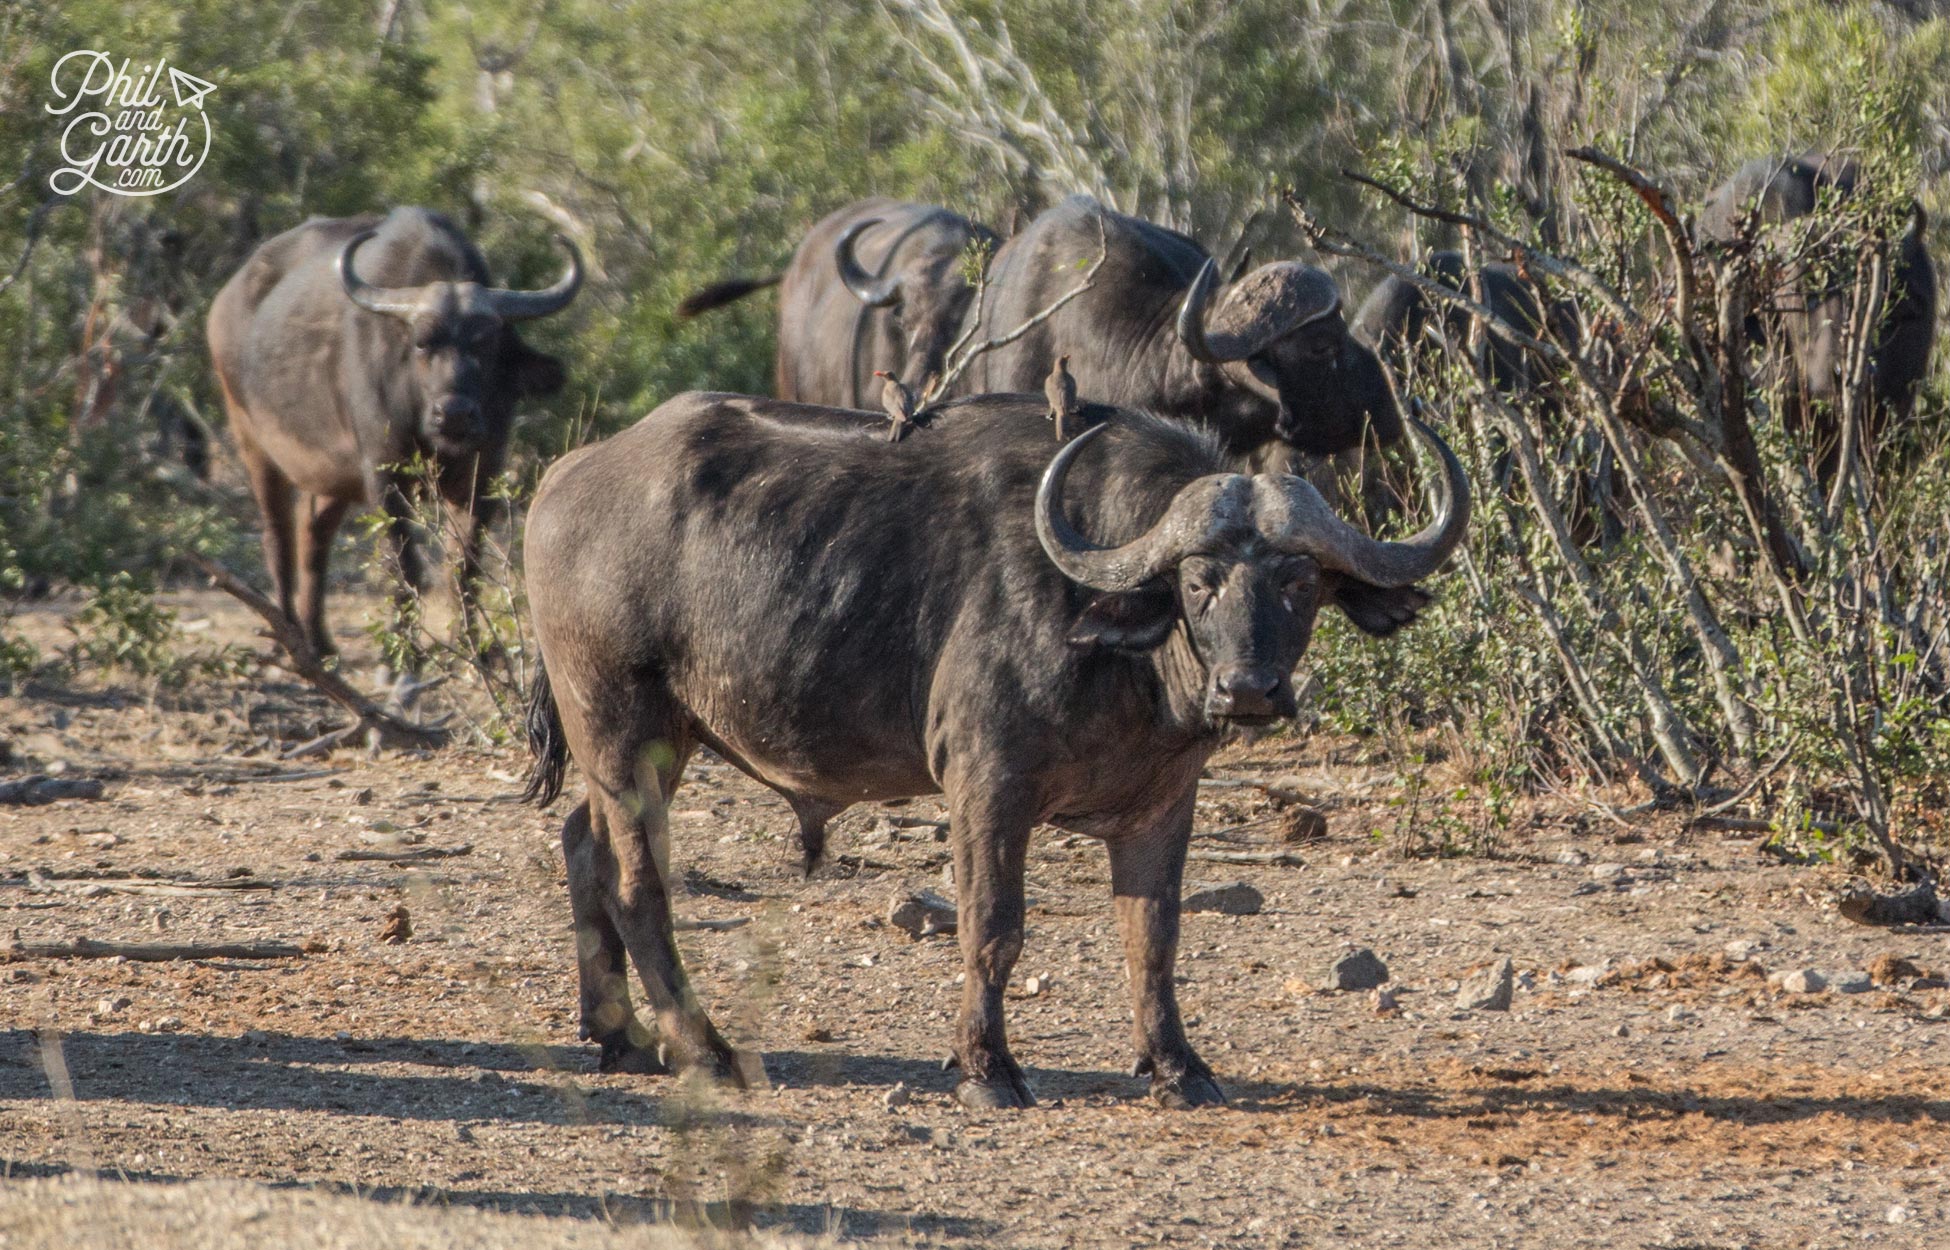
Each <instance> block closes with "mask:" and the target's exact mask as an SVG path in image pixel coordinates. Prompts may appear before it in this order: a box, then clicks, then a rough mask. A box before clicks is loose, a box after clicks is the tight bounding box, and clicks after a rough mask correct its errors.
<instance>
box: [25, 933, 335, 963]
mask: <svg viewBox="0 0 1950 1250" xmlns="http://www.w3.org/2000/svg"><path fill="white" fill-rule="evenodd" d="M304 954H305V952H304V949H303V948H302V947H298V946H293V945H291V944H290V943H289V942H241V943H240V942H184V943H177V942H169V943H157V944H151V943H146V942H104V941H101V940H99V939H96V938H75V939H74V940H73V941H70V942H22V941H20V940H18V939H14V940H11V941H6V942H0V962H6V961H9V960H17V959H128V960H132V961H134V962H136V963H152V964H153V963H170V962H172V961H174V960H178V959H302V958H303V957H304Z"/></svg>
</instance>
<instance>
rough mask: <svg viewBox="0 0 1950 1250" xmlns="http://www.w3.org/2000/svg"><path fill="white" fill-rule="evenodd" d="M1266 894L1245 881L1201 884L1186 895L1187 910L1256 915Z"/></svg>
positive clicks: (1230, 914) (1227, 914)
mask: <svg viewBox="0 0 1950 1250" xmlns="http://www.w3.org/2000/svg"><path fill="white" fill-rule="evenodd" d="M1265 905H1266V896H1265V895H1263V894H1261V893H1260V892H1259V891H1258V890H1256V889H1254V888H1253V887H1252V886H1250V885H1248V884H1246V883H1245V882H1244V881H1229V882H1227V883H1226V884H1224V885H1208V886H1201V887H1199V888H1198V889H1195V890H1193V891H1192V892H1191V893H1189V894H1187V895H1185V898H1184V903H1183V907H1184V909H1185V910H1186V911H1215V912H1218V913H1219V914H1220V915H1222V916H1256V915H1258V914H1259V909H1260V908H1261V907H1264V906H1265Z"/></svg>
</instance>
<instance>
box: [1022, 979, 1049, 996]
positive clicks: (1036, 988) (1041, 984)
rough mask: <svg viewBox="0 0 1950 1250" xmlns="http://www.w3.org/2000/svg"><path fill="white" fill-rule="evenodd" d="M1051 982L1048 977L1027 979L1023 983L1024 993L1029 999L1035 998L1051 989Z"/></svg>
mask: <svg viewBox="0 0 1950 1250" xmlns="http://www.w3.org/2000/svg"><path fill="white" fill-rule="evenodd" d="M1049 980H1050V979H1049V978H1048V977H1047V976H1034V977H1025V978H1024V979H1023V982H1022V992H1023V994H1024V995H1026V996H1027V997H1030V998H1034V997H1036V996H1037V995H1038V994H1040V993H1042V992H1043V991H1044V990H1046V989H1048V988H1049Z"/></svg>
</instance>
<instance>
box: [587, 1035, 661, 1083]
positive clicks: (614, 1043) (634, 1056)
mask: <svg viewBox="0 0 1950 1250" xmlns="http://www.w3.org/2000/svg"><path fill="white" fill-rule="evenodd" d="M602 1048H603V1051H602V1057H601V1058H599V1059H597V1060H596V1070H597V1071H598V1072H628V1073H632V1074H634V1075H637V1076H663V1075H664V1074H665V1073H667V1072H669V1071H670V1065H669V1064H667V1063H665V1062H664V1061H663V1058H662V1057H661V1056H660V1055H658V1053H657V1048H656V1047H655V1046H639V1045H637V1044H636V1043H635V1042H632V1041H630V1040H629V1039H628V1038H627V1037H618V1038H614V1039H610V1040H606V1041H604V1042H603V1043H602Z"/></svg>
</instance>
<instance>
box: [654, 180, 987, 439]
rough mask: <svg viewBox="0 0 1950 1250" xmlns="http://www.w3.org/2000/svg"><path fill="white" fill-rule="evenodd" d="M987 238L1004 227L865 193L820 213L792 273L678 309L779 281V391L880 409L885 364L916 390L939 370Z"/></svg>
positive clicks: (693, 310) (811, 400)
mask: <svg viewBox="0 0 1950 1250" xmlns="http://www.w3.org/2000/svg"><path fill="white" fill-rule="evenodd" d="M978 240H979V241H982V242H984V243H986V244H988V245H990V246H992V245H993V244H994V242H995V235H994V233H993V232H991V231H990V230H989V229H988V228H987V227H986V226H982V225H979V224H977V223H975V222H972V221H970V220H968V219H967V218H966V217H962V216H960V215H958V214H955V213H951V212H949V211H948V210H947V209H945V208H935V207H933V206H932V205H927V204H903V203H901V202H900V201H898V200H889V199H882V198H876V199H868V200H861V201H859V202H858V203H856V204H849V205H847V206H846V207H845V208H842V209H840V210H839V211H838V212H836V213H832V214H830V215H829V216H827V217H825V218H823V219H821V220H820V222H819V224H817V225H815V226H814V227H813V228H812V230H811V231H809V232H808V233H807V235H806V237H805V239H804V240H803V241H802V242H801V243H800V244H799V250H798V251H797V252H795V253H793V256H792V263H791V264H790V265H788V266H787V267H786V270H785V272H784V273H782V274H774V275H773V276H771V277H768V278H733V279H729V280H727V281H725V282H720V283H718V284H717V285H715V286H711V287H707V288H706V289H704V290H702V291H699V292H698V293H697V294H695V295H693V296H691V297H690V298H689V299H686V300H685V301H684V302H683V304H682V305H680V306H679V308H678V313H679V315H680V316H685V317H694V316H696V315H697V314H699V313H701V312H705V311H707V310H709V309H712V308H717V307H720V306H721V305H724V304H727V303H730V302H731V301H732V300H735V299H738V298H740V297H742V296H744V295H746V294H748V293H749V292H752V291H755V290H758V289H760V288H761V287H766V286H771V285H773V284H775V283H776V284H779V288H780V289H779V346H778V365H777V380H776V384H775V386H776V392H777V394H778V396H779V398H781V399H791V400H797V401H799V402H801V403H808V404H825V405H830V406H833V407H838V408H873V407H875V406H876V405H877V404H878V399H877V396H878V395H879V394H880V385H879V384H878V383H876V382H875V381H874V380H873V376H874V374H875V373H876V372H877V371H885V372H887V373H891V374H893V375H894V376H895V377H896V378H898V379H899V380H900V381H901V382H902V383H903V384H905V385H906V386H907V387H908V388H909V389H911V390H914V391H916V392H918V391H920V390H921V388H922V385H923V384H924V383H925V382H926V381H927V380H928V378H929V377H930V376H931V375H933V374H937V373H939V372H941V369H942V361H943V358H944V357H945V356H946V355H947V353H948V348H949V347H950V346H951V345H952V344H953V343H954V340H955V335H956V333H957V331H959V329H960V328H961V323H962V318H963V316H964V314H965V313H966V312H967V309H968V302H969V299H970V297H971V296H972V295H973V294H974V288H973V287H971V286H970V285H969V284H968V282H967V280H966V279H965V278H964V277H963V276H962V266H963V258H964V256H965V255H966V253H967V252H968V250H969V245H970V244H971V243H974V242H976V241H978Z"/></svg>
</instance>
